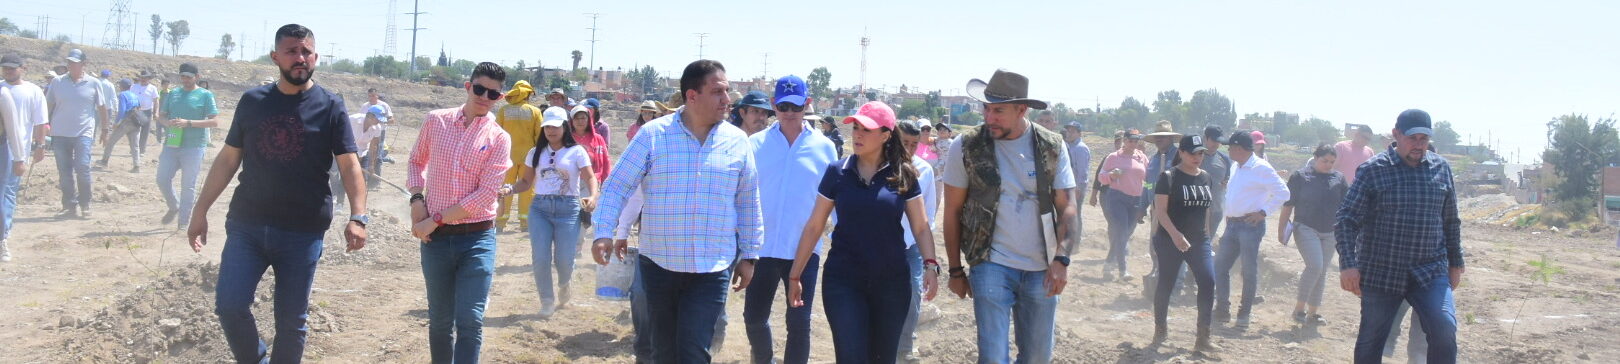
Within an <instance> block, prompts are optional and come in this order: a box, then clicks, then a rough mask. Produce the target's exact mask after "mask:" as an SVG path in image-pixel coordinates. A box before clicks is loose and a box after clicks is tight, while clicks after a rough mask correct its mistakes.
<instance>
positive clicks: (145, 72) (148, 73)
mask: <svg viewBox="0 0 1620 364" xmlns="http://www.w3.org/2000/svg"><path fill="white" fill-rule="evenodd" d="M153 77H157V75H156V74H152V71H148V70H141V74H140V76H137V78H139V79H142V80H144V79H148V78H153Z"/></svg>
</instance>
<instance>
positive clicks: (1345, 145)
mask: <svg viewBox="0 0 1620 364" xmlns="http://www.w3.org/2000/svg"><path fill="white" fill-rule="evenodd" d="M1333 152H1334V153H1335V154H1338V159H1336V160H1334V162H1333V170H1335V171H1339V173H1341V174H1344V183H1345V184H1351V183H1355V182H1356V167H1360V166H1361V164H1362V163H1365V162H1367V160H1368V159H1372V157H1373V154H1376V153H1374V152H1373V150H1372V148H1371V147H1366V146H1363V147H1361V150H1356V148H1355V146H1352V145H1350V141H1349V140H1346V141H1342V142H1338V143H1335V144H1333Z"/></svg>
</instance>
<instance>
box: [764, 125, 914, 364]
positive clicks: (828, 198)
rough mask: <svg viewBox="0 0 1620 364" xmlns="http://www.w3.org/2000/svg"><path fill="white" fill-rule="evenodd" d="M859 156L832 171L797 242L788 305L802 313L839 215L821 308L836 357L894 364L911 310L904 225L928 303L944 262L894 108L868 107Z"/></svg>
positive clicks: (858, 136)
mask: <svg viewBox="0 0 1620 364" xmlns="http://www.w3.org/2000/svg"><path fill="white" fill-rule="evenodd" d="M844 123H845V124H855V126H854V133H853V136H852V138H851V139H852V141H853V142H854V147H855V148H854V153H853V154H852V155H850V157H849V158H846V159H844V160H842V161H839V162H836V163H834V164H833V165H831V166H827V173H826V174H824V175H823V176H822V178H821V187H820V188H819V193H820V194H821V198H819V199H817V200H816V207H815V210H814V211H813V212H812V213H811V215H810V221H809V222H807V223H805V226H804V233H803V235H802V238H800V239H799V251H798V253H797V259H794V260H793V262H794V263H793V271H792V272H791V273H789V275H788V277H789V278H788V280H789V284H788V301H789V302H791V304H792V305H793V306H794V307H800V306H804V300H803V298H802V296H801V294H802V292H803V289H804V288H803V287H802V286H800V284H799V276H800V275H801V274H803V273H804V264H805V263H804V262H806V261H808V260H809V259H810V253H811V251H812V250H815V247H816V239H817V238H818V237H819V236H820V235H821V232H822V231H825V228H826V226H827V216H828V215H830V214H831V213H832V212H833V210H834V209H836V210H837V211H838V224H837V225H836V226H834V229H833V233H832V248H831V249H829V251H828V253H827V263H826V265H824V266H823V267H822V268H821V271H822V273H821V292H822V293H821V303H822V305H824V306H825V307H823V308H824V309H825V311H826V313H827V323H828V325H829V326H832V334H833V351H834V352H836V353H837V355H836V356H837V361H838V362H840V363H893V362H895V360H896V350H898V349H897V347H898V346H899V344H900V332H901V327H902V326H904V324H905V320H906V311H907V310H908V307H909V306H910V305H911V293H910V292H911V291H910V290H912V289H915V288H914V287H912V282H911V267H910V264H908V263H907V261H906V249H908V248H909V247H908V246H906V241H905V238H904V236H905V235H904V234H905V233H904V230H903V229H902V228H901V226H900V224H902V223H907V224H911V228H912V231H914V232H915V234H913V236H914V237H915V240H916V242H917V244H918V247H919V248H920V249H921V250H922V255H923V258H924V260H923V269H925V270H927V271H928V272H932V273H933V274H924V275H923V276H924V279H923V287H924V289H925V290H926V291H927V294H926V297H927V299H929V300H932V299H933V298H934V294H935V292H936V288H937V287H938V285H939V283H938V278H936V277H937V276H938V274H939V262H938V261H936V260H935V259H934V239H933V234H931V233H930V230H929V228H928V221H927V220H926V219H925V218H924V214H925V212H924V208H923V199H922V198H920V197H921V196H922V195H921V193H920V192H919V188H918V185H917V169H916V168H914V167H912V165H911V154H910V153H906V149H905V147H903V146H902V145H901V143H900V135H899V134H897V133H896V132H897V131H898V130H897V129H896V127H895V117H894V109H891V108H889V105H885V104H883V103H882V102H877V101H873V102H868V103H866V105H862V106H861V108H860V110H859V111H858V112H856V114H855V115H854V116H850V117H848V118H845V119H844Z"/></svg>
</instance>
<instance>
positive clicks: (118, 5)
mask: <svg viewBox="0 0 1620 364" xmlns="http://www.w3.org/2000/svg"><path fill="white" fill-rule="evenodd" d="M129 2H130V0H113V1H112V10H111V11H110V12H109V13H107V28H106V29H104V30H102V32H101V46H102V47H107V48H112V49H130V48H131V47H134V46H135V44H134V43H135V42H134V39H135V34H134V29H133V28H131V29H130V39H131V41H130V43H124V29H125V26H124V25H125V24H131V25H133V24H134V17H133V15H132V13H130V11H129ZM79 41H80V42H83V41H85V40H84V39H80V40H79Z"/></svg>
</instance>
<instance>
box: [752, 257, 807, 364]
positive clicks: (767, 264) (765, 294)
mask: <svg viewBox="0 0 1620 364" xmlns="http://www.w3.org/2000/svg"><path fill="white" fill-rule="evenodd" d="M820 267H821V256H819V255H816V254H810V260H809V261H806V262H805V265H804V272H803V274H802V275H800V278H799V280H800V282H799V283H800V284H801V285H802V286H803V287H804V296H803V297H802V298H803V299H804V302H806V303H810V302H815V301H814V298H815V295H816V272H817V271H819V270H820ZM792 271H793V261H792V260H787V259H777V258H759V262H758V263H757V264H755V265H754V278H753V280H752V281H750V282H749V283H748V294H747V296H745V298H744V299H743V325H744V326H745V327H747V329H748V345H749V346H750V349H752V351H751V353H752V354H753V362H754V363H765V364H769V363H771V362H773V360H772V359H774V358H775V356H776V354H775V353H774V350H772V349H773V347H772V346H771V345H772V344H773V343H775V341H774V340H771V306H772V305H774V304H775V302H776V299H777V298H776V297H777V296H776V289H777V287H783V286H784V285H787V284H789V283H790V282H789V281H788V277H789V274H791V273H792ZM786 296H787V289H786V288H783V292H782V297H783V300H782V301H783V303H784V304H786V303H787V300H786ZM810 306H811V305H809V304H806V305H804V306H803V307H793V306H792V305H791V304H788V308H787V320H786V321H787V345H786V347H785V348H784V349H783V350H782V362H784V363H805V362H809V361H810V311H811V309H810Z"/></svg>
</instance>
